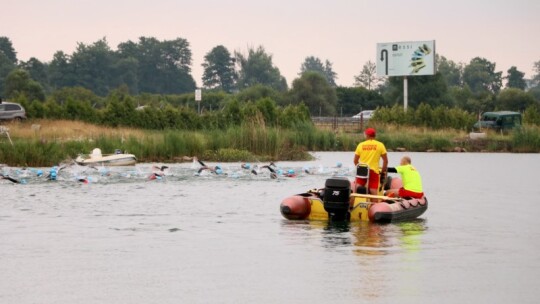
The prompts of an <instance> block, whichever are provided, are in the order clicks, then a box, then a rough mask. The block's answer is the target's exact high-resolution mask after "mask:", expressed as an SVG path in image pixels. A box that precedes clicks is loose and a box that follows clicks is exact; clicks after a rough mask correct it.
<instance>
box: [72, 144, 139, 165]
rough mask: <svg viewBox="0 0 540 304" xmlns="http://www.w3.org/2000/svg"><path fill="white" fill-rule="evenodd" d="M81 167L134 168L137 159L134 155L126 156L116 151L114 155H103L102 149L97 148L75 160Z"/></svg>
mask: <svg viewBox="0 0 540 304" xmlns="http://www.w3.org/2000/svg"><path fill="white" fill-rule="evenodd" d="M75 162H76V163H77V164H79V165H83V166H88V165H104V166H133V165H135V164H136V163H137V158H136V157H135V155H133V154H125V153H123V152H122V151H121V150H119V149H116V151H115V153H114V154H105V155H103V154H101V149H100V148H95V149H94V150H92V153H90V154H79V156H77V158H76V159H75Z"/></svg>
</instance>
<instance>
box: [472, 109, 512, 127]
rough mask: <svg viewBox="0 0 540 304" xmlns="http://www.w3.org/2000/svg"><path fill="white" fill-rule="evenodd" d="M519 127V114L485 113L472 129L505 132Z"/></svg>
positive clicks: (504, 112) (506, 112)
mask: <svg viewBox="0 0 540 304" xmlns="http://www.w3.org/2000/svg"><path fill="white" fill-rule="evenodd" d="M518 127H521V113H519V112H511V111H498V112H485V113H482V116H481V118H480V120H479V121H477V122H476V123H475V124H474V126H473V129H474V130H476V131H478V130H481V129H491V130H496V131H507V130H510V129H514V128H518Z"/></svg>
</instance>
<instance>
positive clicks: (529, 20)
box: [0, 0, 540, 86]
mask: <svg viewBox="0 0 540 304" xmlns="http://www.w3.org/2000/svg"><path fill="white" fill-rule="evenodd" d="M0 10H1V11H2V16H1V17H0V36H5V37H8V38H9V39H10V40H11V42H12V44H13V47H14V49H15V51H16V52H17V58H18V59H19V60H22V61H27V60H28V59H30V58H31V57H35V58H37V59H39V60H40V61H42V62H50V61H51V60H52V58H53V55H54V53H55V52H57V51H63V52H64V53H67V54H72V53H73V52H74V51H75V49H76V47H77V44H78V43H84V44H87V45H88V44H92V43H94V42H96V41H98V40H100V39H102V38H104V37H105V38H106V40H107V42H108V44H109V46H110V47H111V49H113V50H117V46H118V44H120V43H123V42H127V41H129V40H131V41H134V42H137V41H138V39H139V37H143V36H144V37H155V38H157V39H159V40H172V39H176V38H183V39H186V40H187V41H188V42H189V44H190V48H191V52H192V60H193V62H192V66H191V68H192V75H193V78H194V79H195V81H196V83H197V85H198V86H201V85H202V81H201V77H202V74H203V68H202V67H201V64H202V63H203V62H204V56H205V55H206V54H207V53H208V52H210V51H211V50H212V48H214V47H216V46H218V45H223V46H225V47H226V48H227V49H228V50H229V51H230V52H231V54H232V53H234V52H235V51H236V52H240V53H242V54H244V55H247V51H248V49H249V48H258V47H259V46H262V47H264V49H265V50H266V52H267V54H269V55H271V56H272V61H273V64H274V65H275V66H276V67H277V68H278V69H279V70H280V72H281V74H282V75H283V76H284V77H285V78H286V79H287V82H288V83H289V85H290V84H291V83H292V81H293V80H294V79H295V78H298V73H299V72H300V66H301V64H302V63H303V62H304V60H305V58H306V57H308V56H314V57H317V58H319V59H321V60H322V61H323V62H325V61H326V60H328V61H330V62H331V63H332V68H333V70H334V72H336V73H337V79H336V83H337V84H338V85H341V86H352V85H353V84H354V76H356V75H359V74H360V72H361V70H362V67H363V66H364V64H366V63H367V62H368V61H372V62H375V61H376V48H377V43H386V42H401V41H427V40H435V52H436V53H437V54H438V55H440V56H444V57H446V58H447V59H448V60H452V61H454V62H456V63H464V64H467V63H469V62H470V60H471V59H472V58H475V57H482V58H485V59H487V60H488V61H490V62H492V63H495V64H496V67H495V70H496V71H497V72H503V76H505V75H506V71H507V70H508V69H509V68H511V67H512V66H515V67H517V69H518V70H519V71H521V72H524V73H525V78H531V77H532V76H533V75H534V74H535V73H534V70H533V65H534V63H535V62H538V61H540V38H539V36H538V35H539V33H540V18H539V16H540V1H538V0H512V1H510V0H453V1H437V0H409V1H403V0H372V1H368V0H272V1H257V0H227V1H225V0H222V1H218V0H192V1H185V0H152V1H148V0H146V1H145V0H92V1H88V0H47V1H44V0H0Z"/></svg>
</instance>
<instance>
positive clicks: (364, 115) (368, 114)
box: [352, 110, 375, 120]
mask: <svg viewBox="0 0 540 304" xmlns="http://www.w3.org/2000/svg"><path fill="white" fill-rule="evenodd" d="M373 114H375V110H364V111H362V112H360V113H358V114H356V115H354V116H353V117H352V118H353V119H360V117H361V118H362V119H363V120H369V119H371V116H373Z"/></svg>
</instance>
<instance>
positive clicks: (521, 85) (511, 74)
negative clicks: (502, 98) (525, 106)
mask: <svg viewBox="0 0 540 304" xmlns="http://www.w3.org/2000/svg"><path fill="white" fill-rule="evenodd" d="M524 76H525V73H523V72H520V71H518V69H517V68H516V67H515V66H513V67H511V68H510V69H509V70H508V76H506V77H504V79H506V80H507V82H506V87H507V88H516V89H522V90H525V88H526V87H527V84H526V83H525V79H524Z"/></svg>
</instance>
